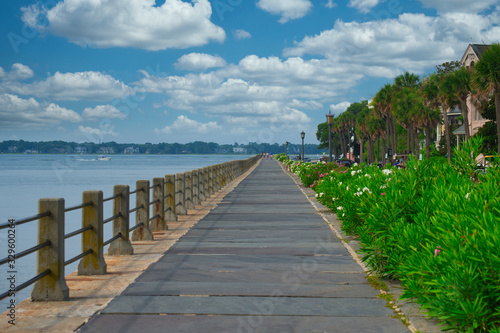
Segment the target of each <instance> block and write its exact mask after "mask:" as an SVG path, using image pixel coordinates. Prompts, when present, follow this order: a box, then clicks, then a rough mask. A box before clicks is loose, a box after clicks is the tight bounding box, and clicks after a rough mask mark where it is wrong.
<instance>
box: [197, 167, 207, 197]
mask: <svg viewBox="0 0 500 333" xmlns="http://www.w3.org/2000/svg"><path fill="white" fill-rule="evenodd" d="M205 169H206V168H200V169H198V199H199V200H200V203H201V202H203V201H205V200H207V198H206V196H205V193H206V192H205Z"/></svg>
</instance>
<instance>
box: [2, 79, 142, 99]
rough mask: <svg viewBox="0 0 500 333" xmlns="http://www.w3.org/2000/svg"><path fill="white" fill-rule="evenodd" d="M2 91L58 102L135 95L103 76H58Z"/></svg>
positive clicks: (8, 86)
mask: <svg viewBox="0 0 500 333" xmlns="http://www.w3.org/2000/svg"><path fill="white" fill-rule="evenodd" d="M1 88H2V89H3V90H5V91H7V92H12V93H15V94H19V95H33V96H35V97H42V98H50V99H53V100H58V101H79V100H92V101H109V100H112V99H115V98H123V97H125V96H127V95H130V94H132V93H133V91H132V89H131V88H130V87H128V86H127V85H125V84H124V83H122V82H120V81H118V80H116V79H114V78H113V77H111V76H110V75H107V74H103V73H100V72H76V73H60V72H56V73H55V74H54V75H53V76H50V77H48V78H47V79H46V80H44V81H37V82H34V83H31V84H20V83H17V84H3V85H2V86H1Z"/></svg>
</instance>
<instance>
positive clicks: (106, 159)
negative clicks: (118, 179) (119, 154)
mask: <svg viewBox="0 0 500 333" xmlns="http://www.w3.org/2000/svg"><path fill="white" fill-rule="evenodd" d="M110 159H111V157H108V156H104V155H102V156H99V157H98V158H97V160H98V161H109V160H110Z"/></svg>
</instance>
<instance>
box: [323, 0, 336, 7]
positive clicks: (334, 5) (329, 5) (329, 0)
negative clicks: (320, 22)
mask: <svg viewBox="0 0 500 333" xmlns="http://www.w3.org/2000/svg"><path fill="white" fill-rule="evenodd" d="M325 7H326V8H335V7H337V4H336V3H335V2H333V0H328V2H327V3H326V4H325Z"/></svg>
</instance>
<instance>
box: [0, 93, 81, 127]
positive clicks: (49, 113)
mask: <svg viewBox="0 0 500 333" xmlns="http://www.w3.org/2000/svg"><path fill="white" fill-rule="evenodd" d="M80 121H82V117H81V116H80V115H79V114H78V113H76V112H75V111H73V110H70V109H66V108H64V107H61V106H59V105H57V104H54V103H50V104H47V103H39V102H38V101H37V100H35V99H34V98H28V99H24V98H21V97H19V96H17V95H13V94H0V124H2V125H1V127H6V128H10V129H13V128H23V127H35V126H37V127H40V126H44V125H53V124H60V123H62V122H80Z"/></svg>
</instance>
